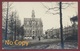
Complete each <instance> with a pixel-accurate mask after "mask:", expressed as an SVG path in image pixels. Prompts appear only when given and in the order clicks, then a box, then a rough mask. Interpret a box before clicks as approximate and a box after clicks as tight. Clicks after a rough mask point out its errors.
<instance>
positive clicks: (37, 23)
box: [24, 10, 43, 36]
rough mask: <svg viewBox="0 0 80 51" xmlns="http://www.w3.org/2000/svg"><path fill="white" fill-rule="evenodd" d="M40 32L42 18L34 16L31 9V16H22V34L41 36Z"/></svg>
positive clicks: (41, 29)
mask: <svg viewBox="0 0 80 51" xmlns="http://www.w3.org/2000/svg"><path fill="white" fill-rule="evenodd" d="M42 34H43V24H42V20H41V18H35V12H34V10H32V18H24V36H41V35H42Z"/></svg>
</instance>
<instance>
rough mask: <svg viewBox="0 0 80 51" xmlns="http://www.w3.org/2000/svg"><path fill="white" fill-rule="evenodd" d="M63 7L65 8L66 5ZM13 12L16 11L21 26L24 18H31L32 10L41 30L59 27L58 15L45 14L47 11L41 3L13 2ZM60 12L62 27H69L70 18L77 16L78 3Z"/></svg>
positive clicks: (47, 4) (49, 5)
mask: <svg viewBox="0 0 80 51" xmlns="http://www.w3.org/2000/svg"><path fill="white" fill-rule="evenodd" d="M43 4H44V5H46V6H47V7H55V6H58V4H57V3H55V2H54V3H52V2H44V3H43ZM63 6H64V7H66V5H63ZM13 10H16V11H17V13H18V14H19V19H20V20H21V24H23V23H24V18H31V14H32V10H34V11H35V18H41V19H42V22H43V30H47V29H51V28H59V27H60V17H59V14H57V15H53V14H49V13H46V11H47V9H46V8H45V7H44V6H43V5H42V4H41V2H13ZM62 11H63V12H62V14H63V15H62V17H63V26H69V25H71V22H70V18H71V17H73V16H75V15H77V14H78V13H77V12H78V3H77V2H76V3H75V4H73V5H71V6H70V7H68V8H66V9H64V10H62ZM50 12H53V13H55V11H53V10H50Z"/></svg>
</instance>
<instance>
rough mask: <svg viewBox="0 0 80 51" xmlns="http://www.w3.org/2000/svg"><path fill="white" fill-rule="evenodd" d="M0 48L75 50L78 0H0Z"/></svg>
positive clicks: (76, 45) (76, 43)
mask: <svg viewBox="0 0 80 51" xmlns="http://www.w3.org/2000/svg"><path fill="white" fill-rule="evenodd" d="M2 49H10V50H12V49H53V50H54V49H78V2H75V1H74V2H59V1H58V2H2Z"/></svg>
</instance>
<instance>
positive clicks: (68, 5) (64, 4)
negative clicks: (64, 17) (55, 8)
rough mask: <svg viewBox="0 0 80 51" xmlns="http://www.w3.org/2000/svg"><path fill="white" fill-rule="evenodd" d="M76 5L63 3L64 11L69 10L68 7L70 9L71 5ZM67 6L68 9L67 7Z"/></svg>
mask: <svg viewBox="0 0 80 51" xmlns="http://www.w3.org/2000/svg"><path fill="white" fill-rule="evenodd" d="M73 4H74V3H69V2H68V3H64V2H63V3H62V9H66V8H68V7H70V6H71V5H73ZM65 6H66V7H65Z"/></svg>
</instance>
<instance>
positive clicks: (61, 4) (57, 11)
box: [41, 2, 74, 49]
mask: <svg viewBox="0 0 80 51" xmlns="http://www.w3.org/2000/svg"><path fill="white" fill-rule="evenodd" d="M41 4H42V5H43V6H44V7H45V8H46V9H47V11H46V12H48V13H50V14H53V15H56V14H60V33H61V47H62V49H64V41H63V24H62V9H66V8H67V7H69V6H70V5H72V4H74V3H68V2H64V3H62V2H57V4H58V6H56V7H48V6H46V5H44V4H43V3H41ZM63 4H66V5H67V6H66V7H63ZM50 10H53V11H54V12H56V13H53V12H50Z"/></svg>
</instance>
